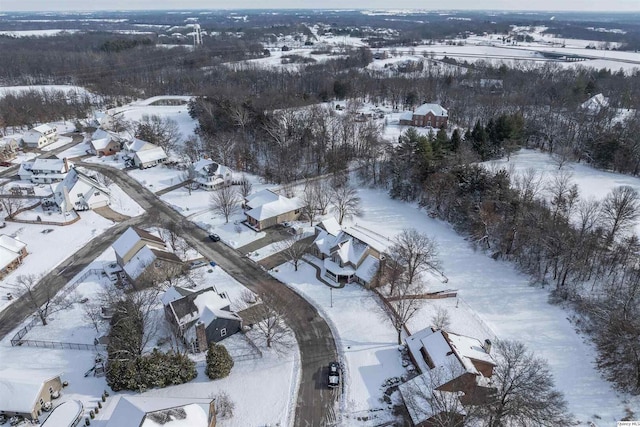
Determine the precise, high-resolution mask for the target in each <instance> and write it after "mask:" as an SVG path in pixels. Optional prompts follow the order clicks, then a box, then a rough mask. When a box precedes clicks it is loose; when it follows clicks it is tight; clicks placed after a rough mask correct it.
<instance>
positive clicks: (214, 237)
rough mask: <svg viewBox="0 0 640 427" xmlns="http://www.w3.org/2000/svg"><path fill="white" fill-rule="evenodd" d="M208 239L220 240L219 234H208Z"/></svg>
mask: <svg viewBox="0 0 640 427" xmlns="http://www.w3.org/2000/svg"><path fill="white" fill-rule="evenodd" d="M209 239H211V241H213V242H219V241H220V236H218V235H217V234H215V233H211V234H209Z"/></svg>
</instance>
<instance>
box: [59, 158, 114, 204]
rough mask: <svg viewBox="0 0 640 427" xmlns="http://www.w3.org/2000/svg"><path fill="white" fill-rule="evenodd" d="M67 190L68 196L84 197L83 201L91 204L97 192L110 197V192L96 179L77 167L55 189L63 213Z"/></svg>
mask: <svg viewBox="0 0 640 427" xmlns="http://www.w3.org/2000/svg"><path fill="white" fill-rule="evenodd" d="M52 187H53V186H52ZM65 189H66V191H67V193H68V194H73V195H74V197H77V196H79V195H82V199H84V200H85V201H86V202H89V200H90V199H91V198H92V197H94V196H95V193H96V192H99V193H103V194H105V195H106V196H110V193H109V190H108V189H107V188H106V187H104V186H102V185H101V184H100V183H98V181H96V179H95V178H94V177H92V176H89V175H87V174H85V173H84V172H82V171H79V170H78V169H76V168H75V167H72V168H71V170H70V171H69V173H68V174H67V176H65V177H64V179H63V180H62V181H60V182H59V183H58V184H56V185H55V188H53V196H54V198H55V200H56V204H57V205H58V206H60V208H61V209H62V210H63V212H64V211H66V206H65V205H66V201H65Z"/></svg>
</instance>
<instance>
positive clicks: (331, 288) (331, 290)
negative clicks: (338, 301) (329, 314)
mask: <svg viewBox="0 0 640 427" xmlns="http://www.w3.org/2000/svg"><path fill="white" fill-rule="evenodd" d="M329 295H330V296H331V308H333V287H331V286H330V287H329Z"/></svg>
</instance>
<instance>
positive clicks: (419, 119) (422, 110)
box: [400, 104, 449, 129]
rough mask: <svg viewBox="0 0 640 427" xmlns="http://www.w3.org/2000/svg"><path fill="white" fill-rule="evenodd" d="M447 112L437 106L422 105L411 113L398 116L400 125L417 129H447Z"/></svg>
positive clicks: (406, 112)
mask: <svg viewBox="0 0 640 427" xmlns="http://www.w3.org/2000/svg"><path fill="white" fill-rule="evenodd" d="M448 120H449V112H448V111H447V110H445V109H444V108H442V106H440V105H438V104H422V105H421V106H419V107H418V108H416V109H414V110H413V111H405V112H404V113H402V115H400V124H401V125H409V126H419V127H431V128H438V129H439V128H443V127H447V123H448Z"/></svg>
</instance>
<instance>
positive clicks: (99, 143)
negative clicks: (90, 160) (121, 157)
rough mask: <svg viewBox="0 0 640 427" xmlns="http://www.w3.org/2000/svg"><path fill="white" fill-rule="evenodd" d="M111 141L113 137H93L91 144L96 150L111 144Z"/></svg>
mask: <svg viewBox="0 0 640 427" xmlns="http://www.w3.org/2000/svg"><path fill="white" fill-rule="evenodd" d="M109 143H111V138H101V139H92V140H91V146H92V147H93V149H94V150H102V149H104V148H106V147H108V146H109Z"/></svg>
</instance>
